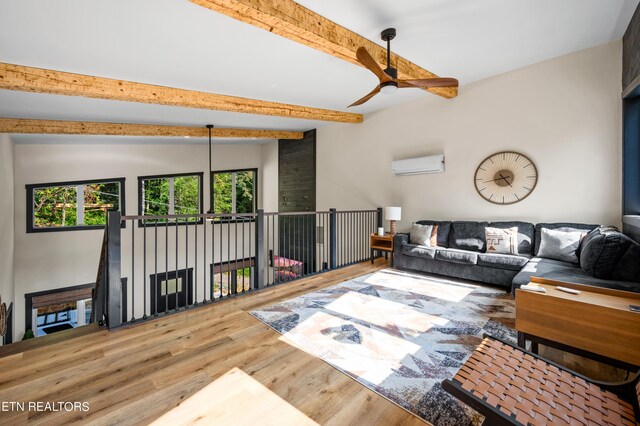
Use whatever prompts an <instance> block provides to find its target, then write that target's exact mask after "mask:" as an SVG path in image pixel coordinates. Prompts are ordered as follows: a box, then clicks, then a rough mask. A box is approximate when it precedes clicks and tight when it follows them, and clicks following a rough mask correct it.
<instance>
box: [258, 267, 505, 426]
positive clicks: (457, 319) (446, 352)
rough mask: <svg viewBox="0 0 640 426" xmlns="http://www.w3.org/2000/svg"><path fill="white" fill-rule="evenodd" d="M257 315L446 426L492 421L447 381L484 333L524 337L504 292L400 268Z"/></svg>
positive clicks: (439, 425)
mask: <svg viewBox="0 0 640 426" xmlns="http://www.w3.org/2000/svg"><path fill="white" fill-rule="evenodd" d="M251 314H252V315H253V316H254V317H256V318H257V319H259V320H260V321H262V322H264V323H265V324H267V325H268V326H270V327H271V328H273V329H274V330H276V331H278V332H279V333H281V334H282V335H283V336H284V337H285V338H286V340H288V341H289V342H291V343H292V344H294V345H296V346H297V347H299V348H300V349H302V350H304V351H306V352H308V353H310V354H312V355H315V356H317V357H319V358H321V359H323V360H324V361H326V362H327V363H329V364H331V365H332V366H334V367H335V368H337V369H339V370H341V371H343V372H344V373H346V374H348V375H349V376H351V377H353V378H354V379H355V380H357V381H358V382H360V383H362V384H363V385H364V386H366V387H368V388H370V389H372V390H373V391H375V392H377V393H378V394H380V395H382V396H384V397H385V398H387V399H389V400H390V401H392V402H394V403H396V404H397V405H399V406H400V407H402V408H404V409H406V410H408V411H410V412H412V413H414V414H416V415H418V416H419V417H421V418H423V419H425V420H427V421H428V422H430V423H432V424H434V425H436V426H449V425H455V426H458V425H476V424H480V423H482V420H483V418H482V416H480V415H479V414H478V413H476V412H475V411H473V410H472V409H470V408H469V407H467V406H465V405H464V404H462V403H460V402H458V400H457V399H455V398H453V397H452V396H450V395H449V394H448V393H446V392H445V391H443V390H442V388H441V386H440V383H441V382H442V381H443V380H444V379H449V378H452V377H453V376H454V375H455V373H456V372H457V371H458V369H459V368H460V366H461V365H462V364H463V363H464V362H465V361H466V359H467V358H468V357H469V356H470V355H471V353H472V352H473V350H474V349H475V347H476V346H477V345H478V344H479V343H480V342H481V340H482V335H483V333H490V334H492V335H494V336H497V337H501V338H504V339H507V340H510V341H513V342H515V340H516V333H515V331H514V329H513V325H514V321H515V302H514V300H513V298H512V297H511V295H510V294H507V293H506V292H505V291H504V290H503V289H498V288H493V287H488V286H482V285H478V284H474V283H471V282H465V281H457V280H452V279H446V278H436V277H430V276H424V275H418V274H412V273H407V272H402V271H398V270H394V269H385V270H382V271H379V272H376V273H373V274H368V275H365V276H362V277H359V278H356V279H353V280H350V281H346V282H344V283H341V284H338V285H335V286H333V287H328V288H325V289H322V290H319V291H315V292H313V293H308V294H305V295H302V296H298V297H295V298H293V299H289V300H286V301H284V302H281V303H278V304H275V305H271V306H268V307H265V308H263V309H259V310H256V311H253V312H251ZM345 398H348V395H345Z"/></svg>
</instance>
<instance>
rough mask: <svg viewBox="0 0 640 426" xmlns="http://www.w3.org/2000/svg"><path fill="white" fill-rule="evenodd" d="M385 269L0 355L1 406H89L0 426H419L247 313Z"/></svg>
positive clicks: (5, 419) (356, 269) (13, 417)
mask: <svg viewBox="0 0 640 426" xmlns="http://www.w3.org/2000/svg"><path fill="white" fill-rule="evenodd" d="M386 266H387V263H385V262H384V261H383V260H382V259H379V260H377V261H376V263H375V264H374V265H371V264H370V263H369V262H365V263H361V264H357V265H353V266H350V267H347V268H343V269H339V270H336V271H332V272H328V273H325V274H321V275H316V276H314V277H311V278H307V279H302V280H298V281H295V282H292V283H290V284H283V285H280V286H277V287H274V288H272V289H267V290H265V291H262V292H258V293H255V294H252V295H247V296H242V297H237V298H234V299H231V300H227V301H223V302H220V303H216V304H213V305H208V306H207V307H201V308H197V309H193V310H190V311H188V312H184V313H180V314H175V315H171V316H168V317H166V318H162V319H157V320H153V321H149V322H146V323H143V324H139V325H135V326H131V327H128V328H123V329H120V330H116V331H112V332H108V331H106V330H103V329H97V328H95V326H93V327H92V328H89V329H88V331H90V332H87V333H79V332H77V331H76V332H75V334H71V335H70V336H69V338H68V339H64V338H60V337H55V338H54V336H55V335H52V336H51V337H52V338H53V339H43V340H42V343H41V344H39V343H38V342H37V341H38V340H39V339H36V340H34V341H33V343H30V344H28V345H23V346H21V345H20V344H18V345H17V346H16V348H14V349H12V350H11V351H9V350H8V349H9V347H10V346H14V345H10V346H9V347H8V348H7V349H6V350H4V351H2V350H0V355H4V356H3V357H2V358H0V401H70V402H73V401H78V402H88V403H89V411H87V412H82V411H76V412H64V411H62V412H48V413H41V412H30V413H27V412H0V423H2V424H11V425H19V424H25V423H27V422H28V423H33V424H69V423H72V422H79V423H89V422H92V423H96V424H116V423H117V424H149V423H154V422H155V424H175V423H176V422H178V423H181V424H185V423H195V422H202V423H203V424H236V425H245V424H252V425H259V424H278V425H286V424H292V425H293V424H295V425H303V424H316V423H317V424H328V425H331V424H333V425H348V424H362V425H365V424H366V425H376V424H379V425H389V424H403V425H404V424H424V422H423V421H422V420H421V419H419V418H418V417H415V416H413V415H412V414H410V413H408V412H406V411H404V410H402V409H401V408H399V407H397V406H396V405H394V404H393V403H391V402H389V401H388V400H386V399H385V398H383V397H381V396H379V395H378V394H376V393H375V392H373V391H371V390H369V389H367V388H366V387H364V386H362V385H360V384H359V383H358V382H356V381H355V380H353V379H351V378H349V377H348V376H346V375H345V374H343V373H341V372H339V371H338V370H336V369H335V368H333V367H331V366H330V365H328V364H327V363H325V362H324V361H322V360H320V359H318V358H316V357H314V356H311V355H309V354H307V353H305V352H303V351H301V350H299V349H296V348H295V347H293V346H291V345H290V344H288V343H286V342H285V341H283V340H281V339H280V337H281V335H280V334H278V333H276V332H275V331H273V330H271V329H270V328H269V327H267V326H266V325H264V324H263V323H261V322H260V321H258V320H256V319H255V318H253V317H252V316H250V315H249V314H248V311H251V310H253V309H256V308H258V307H261V306H264V305H269V304H272V303H275V302H278V301H281V300H285V299H289V298H291V297H295V296H297V295H300V294H302V293H306V292H310V291H314V290H317V289H319V288H323V287H327V286H331V285H334V284H337V283H339V282H342V281H346V280H349V279H351V278H355V277H357V276H360V275H363V274H366V273H368V272H372V271H375V270H379V269H382V268H384V267H386ZM76 330H77V329H76ZM25 343H26V342H25ZM2 349H4V348H2Z"/></svg>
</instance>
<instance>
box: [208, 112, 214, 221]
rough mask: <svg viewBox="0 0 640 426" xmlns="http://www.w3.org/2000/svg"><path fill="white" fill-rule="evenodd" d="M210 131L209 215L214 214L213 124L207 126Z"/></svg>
mask: <svg viewBox="0 0 640 426" xmlns="http://www.w3.org/2000/svg"><path fill="white" fill-rule="evenodd" d="M207 129H209V211H207V214H213V169H212V168H211V131H212V130H213V124H207ZM207 220H213V218H212V217H208V218H207Z"/></svg>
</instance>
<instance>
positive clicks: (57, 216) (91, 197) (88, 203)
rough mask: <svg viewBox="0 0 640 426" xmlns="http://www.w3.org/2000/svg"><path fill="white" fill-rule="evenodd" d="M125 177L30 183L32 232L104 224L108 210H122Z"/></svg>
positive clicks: (100, 225) (29, 225)
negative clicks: (58, 182)
mask: <svg viewBox="0 0 640 426" xmlns="http://www.w3.org/2000/svg"><path fill="white" fill-rule="evenodd" d="M123 187H124V179H114V180H113V181H109V180H100V181H93V182H92V181H78V182H70V183H65V184H42V185H27V197H28V198H29V199H30V200H31V201H32V204H31V208H30V213H31V215H30V217H28V218H27V219H28V230H29V232H36V231H38V230H56V229H58V230H64V229H73V228H76V229H86V228H87V227H103V226H104V225H105V223H106V211H107V210H121V206H120V204H121V201H120V200H121V193H123V191H124V190H123Z"/></svg>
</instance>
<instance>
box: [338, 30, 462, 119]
mask: <svg viewBox="0 0 640 426" xmlns="http://www.w3.org/2000/svg"><path fill="white" fill-rule="evenodd" d="M395 36H396V29H395V28H387V29H386V30H384V31H383V32H382V33H381V34H380V37H381V38H382V40H384V41H386V42H387V68H386V69H384V70H383V69H382V68H381V67H380V65H378V62H376V60H375V59H373V56H371V54H370V53H369V52H368V51H367V49H365V48H364V47H360V48H358V50H357V51H356V58H358V62H360V63H361V64H362V65H363V66H364V67H365V68H367V69H368V70H369V71H371V72H372V73H374V74H375V75H376V77H378V78H379V79H380V84H379V85H378V86H376V88H375V89H373V90H372V91H371V92H370V93H369V94H368V95H366V96H365V97H363V98H361V99H358V100H357V101H355V102H354V103H352V104H351V105H349V108H350V107H352V106H356V105H362V104H363V103H365V102H367V101H368V100H369V99H371V98H373V97H374V96H375V95H377V94H378V93H380V92H382V93H392V92H395V91H396V90H397V89H404V88H407V87H409V88H419V89H424V88H429V87H458V80H456V79H455V78H440V77H435V78H420V79H411V80H399V79H398V70H397V69H395V68H392V67H391V40H393V39H394V38H395Z"/></svg>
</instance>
